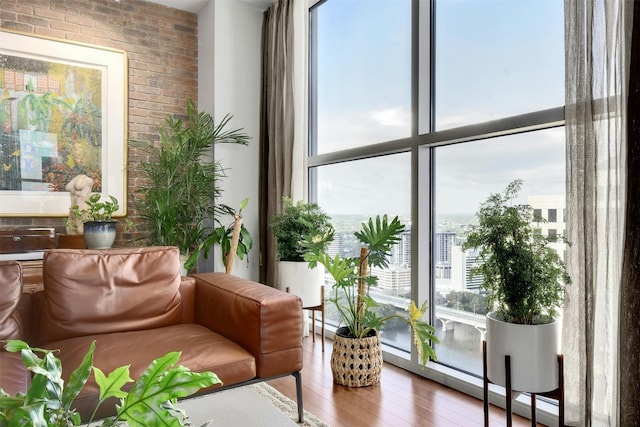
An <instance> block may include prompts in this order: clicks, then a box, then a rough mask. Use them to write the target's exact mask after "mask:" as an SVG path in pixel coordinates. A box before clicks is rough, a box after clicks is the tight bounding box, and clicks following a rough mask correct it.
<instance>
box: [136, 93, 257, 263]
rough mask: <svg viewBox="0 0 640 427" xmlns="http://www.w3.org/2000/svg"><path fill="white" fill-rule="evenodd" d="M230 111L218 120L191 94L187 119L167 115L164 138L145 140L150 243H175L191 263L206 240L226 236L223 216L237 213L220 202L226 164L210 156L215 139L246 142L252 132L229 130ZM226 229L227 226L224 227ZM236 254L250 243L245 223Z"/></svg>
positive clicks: (141, 202) (143, 206) (141, 204)
mask: <svg viewBox="0 0 640 427" xmlns="http://www.w3.org/2000/svg"><path fill="white" fill-rule="evenodd" d="M229 120H231V116H229V115H227V116H225V117H224V118H223V119H222V121H220V123H218V124H214V121H213V118H212V117H211V115H209V114H207V113H205V112H198V110H197V109H196V106H195V105H194V103H193V101H192V100H188V101H187V115H186V117H185V119H184V120H183V119H181V118H175V117H173V116H168V117H167V118H166V120H165V122H164V123H163V124H161V125H158V127H157V129H158V132H159V134H160V144H159V145H157V146H155V145H152V146H143V147H140V148H141V150H143V151H146V152H147V154H148V160H143V161H142V162H140V174H141V177H142V178H143V179H144V182H145V185H144V186H143V187H142V188H141V193H142V197H141V198H139V199H136V202H137V209H138V211H139V213H140V219H141V225H142V227H143V230H142V231H143V235H144V236H143V237H142V238H139V239H137V241H138V242H140V243H142V244H146V245H159V246H165V245H169V246H177V247H178V248H179V249H180V253H181V254H182V256H183V258H184V259H185V260H186V261H187V262H186V263H185V268H186V269H187V270H189V269H191V268H193V267H194V266H195V264H196V262H197V259H198V256H199V254H200V252H201V251H205V252H204V253H208V247H207V245H212V244H215V243H220V241H219V239H220V238H222V237H223V236H227V235H228V234H227V232H226V230H227V229H228V227H227V225H225V224H223V223H222V220H221V218H222V217H225V216H229V217H232V218H234V216H235V215H236V214H237V212H236V210H235V209H233V208H231V207H229V206H227V205H224V204H216V203H215V200H216V199H217V198H219V197H220V196H221V194H222V187H221V185H220V182H221V180H222V179H223V178H224V176H225V170H224V168H223V167H222V165H221V164H220V162H219V161H216V160H213V159H211V155H212V152H213V147H214V145H215V144H238V145H247V144H248V141H249V137H248V136H247V135H246V134H244V133H243V132H242V131H241V130H239V129H235V130H227V129H226V127H227V125H228V124H229ZM223 230H224V232H223ZM238 238H239V244H238V246H237V247H238V251H237V253H236V254H237V255H238V256H239V257H240V258H241V259H242V258H243V257H244V255H245V254H246V252H248V251H249V250H250V249H251V240H250V235H249V232H248V231H247V230H246V228H244V226H243V225H241V233H240V234H239V236H238Z"/></svg>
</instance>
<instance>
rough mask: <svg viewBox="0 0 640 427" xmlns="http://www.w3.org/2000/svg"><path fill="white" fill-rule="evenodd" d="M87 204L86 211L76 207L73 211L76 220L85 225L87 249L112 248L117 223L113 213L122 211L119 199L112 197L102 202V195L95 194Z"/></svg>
mask: <svg viewBox="0 0 640 427" xmlns="http://www.w3.org/2000/svg"><path fill="white" fill-rule="evenodd" d="M85 204H86V208H84V209H80V208H79V207H78V205H75V206H73V208H72V210H73V213H74V215H75V218H78V219H80V220H81V221H82V223H83V228H84V241H85V243H86V245H87V248H88V249H108V248H110V247H111V246H112V245H113V242H114V241H115V240H116V221H115V220H114V219H113V213H114V212H116V211H117V210H118V209H120V206H119V205H118V199H116V198H115V197H114V196H111V195H110V196H109V199H108V200H101V195H100V193H93V194H92V195H91V196H89V199H88V200H87V201H86V203H85Z"/></svg>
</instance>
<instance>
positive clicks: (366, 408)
mask: <svg viewBox="0 0 640 427" xmlns="http://www.w3.org/2000/svg"><path fill="white" fill-rule="evenodd" d="M331 344H332V342H331V341H329V340H327V341H326V343H325V352H324V354H323V353H322V348H321V343H320V339H319V338H316V341H315V343H314V342H313V341H312V339H311V337H305V338H304V339H303V349H304V368H303V370H302V385H303V402H304V407H305V409H306V410H308V411H309V412H311V413H312V414H314V415H316V416H317V417H318V418H320V419H321V420H323V421H324V422H326V423H327V424H329V425H330V426H331V427H339V426H345V427H359V426H362V427H375V426H393V427H402V426H420V427H432V426H433V427H448V426H464V427H467V426H470V427H476V426H477V427H482V426H483V424H484V411H483V406H482V401H481V400H478V399H476V398H473V397H471V396H468V395H466V394H464V393H460V392H458V391H456V390H453V389H450V388H448V387H445V386H443V385H440V384H438V383H436V382H433V381H430V380H427V379H425V378H422V377H420V376H418V375H415V374H412V373H410V372H408V371H406V370H404V369H401V368H398V367H395V366H393V365H391V364H389V363H386V364H384V366H383V371H382V380H381V381H380V383H379V384H377V385H374V386H371V387H362V388H349V387H343V386H340V385H336V384H334V383H333V379H332V377H331V363H330V358H331V348H332V347H331ZM269 384H271V385H272V386H274V387H275V388H276V389H278V390H279V391H280V392H281V393H283V394H284V395H286V396H287V397H289V398H290V399H293V400H295V395H296V390H295V381H294V379H293V377H286V378H280V379H277V380H272V381H270V382H269ZM489 424H490V426H491V427H494V426H495V427H499V426H505V425H506V420H505V415H504V411H503V410H501V409H499V408H497V407H493V406H492V407H491V411H490V419H489ZM538 425H539V426H541V424H538ZM513 426H514V427H525V426H526V427H529V426H531V421H530V420H527V419H525V418H522V417H518V416H516V415H514V417H513Z"/></svg>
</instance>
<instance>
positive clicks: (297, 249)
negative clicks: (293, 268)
mask: <svg viewBox="0 0 640 427" xmlns="http://www.w3.org/2000/svg"><path fill="white" fill-rule="evenodd" d="M282 204H283V207H282V213H280V214H278V215H275V216H274V217H273V218H272V219H271V224H270V226H271V231H273V235H274V236H275V238H276V254H277V256H278V259H279V260H281V261H304V253H305V252H306V248H305V247H304V246H303V241H304V240H315V243H316V245H317V244H321V245H323V246H322V248H323V249H326V248H327V246H328V245H329V243H330V242H331V240H333V226H332V225H331V217H330V216H329V215H327V214H326V213H325V212H324V211H323V210H322V209H321V208H320V206H318V205H317V204H316V203H306V202H304V201H302V200H299V201H298V202H297V203H293V200H291V199H290V198H288V197H284V198H283V199H282Z"/></svg>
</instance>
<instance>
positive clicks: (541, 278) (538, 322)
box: [463, 180, 570, 393]
mask: <svg viewBox="0 0 640 427" xmlns="http://www.w3.org/2000/svg"><path fill="white" fill-rule="evenodd" d="M521 187H522V181H521V180H515V181H513V182H511V183H510V184H509V185H508V186H507V188H506V189H505V190H504V191H503V192H502V193H497V194H491V195H490V196H489V197H488V198H487V200H486V201H485V202H484V203H483V204H482V205H481V206H480V209H479V211H478V213H477V218H478V225H476V226H474V227H472V229H471V230H470V232H469V233H468V234H467V236H466V239H467V240H466V242H465V243H464V245H463V249H469V248H478V249H479V261H480V262H481V263H480V264H479V265H478V266H477V267H475V268H473V269H472V270H471V272H470V275H472V276H478V275H479V276H481V277H482V285H481V287H482V289H483V290H484V292H486V302H487V312H488V314H487V329H486V343H487V347H486V358H487V376H488V379H489V380H490V381H491V382H493V383H495V384H499V385H502V386H505V385H506V371H505V355H509V356H510V361H511V387H512V389H513V390H518V391H528V392H533V393H542V392H547V391H551V390H555V389H556V388H558V358H557V355H558V353H559V339H558V322H557V320H556V318H555V316H556V313H557V309H558V308H559V307H560V305H561V302H562V297H563V289H564V285H565V284H568V283H570V279H569V276H568V274H567V272H566V269H565V266H564V262H563V261H562V258H561V257H560V255H559V254H558V253H557V252H556V250H555V249H553V248H552V247H551V246H550V245H549V243H550V242H551V241H552V240H555V238H549V237H545V236H544V235H543V234H542V232H541V229H540V227H538V226H536V223H537V222H539V221H542V219H541V218H534V215H533V209H532V207H531V206H530V205H526V204H516V203H514V200H515V199H516V197H517V196H518V193H519V191H520V189H521ZM556 238H557V237H556ZM560 238H561V237H560Z"/></svg>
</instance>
